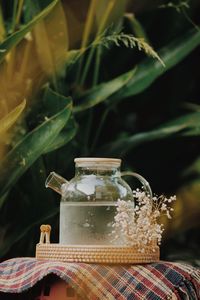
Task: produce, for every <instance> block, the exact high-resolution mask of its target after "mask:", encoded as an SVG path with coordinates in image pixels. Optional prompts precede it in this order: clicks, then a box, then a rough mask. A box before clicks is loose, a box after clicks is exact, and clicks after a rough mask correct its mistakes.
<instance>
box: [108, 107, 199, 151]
mask: <svg viewBox="0 0 200 300" xmlns="http://www.w3.org/2000/svg"><path fill="white" fill-rule="evenodd" d="M199 126H200V113H198V112H197V113H191V114H188V115H185V116H183V117H180V118H177V119H175V120H172V121H170V122H167V123H165V124H163V125H162V126H160V127H158V128H157V129H154V130H151V131H147V132H141V133H138V134H134V135H132V136H126V137H121V138H119V139H118V140H117V141H115V142H114V143H112V144H109V145H106V147H105V148H106V149H108V151H109V153H115V154H116V153H117V154H119V153H120V154H121V155H122V154H125V153H126V152H128V151H130V150H131V149H133V148H135V147H137V146H138V145H140V144H142V143H146V142H149V141H154V140H158V139H163V138H167V137H170V136H174V135H175V134H178V135H179V136H183V135H187V133H188V132H191V130H194V129H195V128H196V127H199ZM199 134H200V131H199Z"/></svg>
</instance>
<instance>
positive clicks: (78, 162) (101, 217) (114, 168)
mask: <svg viewBox="0 0 200 300" xmlns="http://www.w3.org/2000/svg"><path fill="white" fill-rule="evenodd" d="M74 162H75V177H74V178H72V179H71V180H70V181H67V180H66V179H64V178H62V177H61V176H60V175H58V174H56V173H55V172H51V173H50V174H49V176H48V178H47V180H46V184H45V185H46V187H50V188H52V189H53V190H54V191H56V192H58V193H60V194H61V203H60V237H59V242H60V243H61V244H65V245H112V244H113V241H112V237H111V235H112V229H113V228H112V224H113V221H114V217H115V215H116V209H117V200H118V199H120V200H125V201H129V200H130V201H131V205H133V206H134V195H133V191H132V189H131V188H130V186H129V185H128V184H127V183H126V182H125V181H124V180H123V179H122V176H125V175H131V176H134V177H136V178H137V179H138V180H139V181H140V182H141V184H142V186H143V188H144V189H145V190H146V192H147V193H148V194H149V195H150V196H152V192H151V188H150V186H149V183H148V182H147V181H146V180H145V179H144V177H142V176H141V175H139V174H137V173H133V172H120V166H121V159H115V158H76V159H75V160H74ZM117 243H118V244H119V243H120V241H118V242H117Z"/></svg>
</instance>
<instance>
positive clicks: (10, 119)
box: [0, 100, 26, 134]
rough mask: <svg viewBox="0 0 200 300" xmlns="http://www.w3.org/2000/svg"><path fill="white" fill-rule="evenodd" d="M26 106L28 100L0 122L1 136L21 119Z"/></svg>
mask: <svg viewBox="0 0 200 300" xmlns="http://www.w3.org/2000/svg"><path fill="white" fill-rule="evenodd" d="M25 106H26V100H24V101H22V103H20V104H19V105H18V106H17V107H15V108H14V109H13V110H12V111H11V112H9V114H7V115H6V116H5V117H4V118H2V119H1V120H0V134H2V133H3V132H6V131H7V130H8V129H9V128H10V127H11V126H12V125H13V124H14V123H15V122H16V121H17V119H18V118H19V116H20V115H21V113H22V112H23V110H24V108H25Z"/></svg>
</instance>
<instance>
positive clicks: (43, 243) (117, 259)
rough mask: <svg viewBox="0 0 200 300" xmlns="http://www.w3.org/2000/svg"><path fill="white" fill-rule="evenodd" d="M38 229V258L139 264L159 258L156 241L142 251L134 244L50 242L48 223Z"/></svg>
mask: <svg viewBox="0 0 200 300" xmlns="http://www.w3.org/2000/svg"><path fill="white" fill-rule="evenodd" d="M40 229H41V235H40V242H39V243H38V244H37V245H36V258H38V259H46V260H54V261H63V262H85V263H102V264H141V263H152V262H156V261H159V259H160V249H159V247H158V246H157V245H156V243H154V244H151V245H147V246H146V247H145V248H144V249H143V251H142V252H140V251H139V249H138V247H136V246H135V247H124V246H110V245H109V246H107V245H62V244H51V243H50V231H51V227H50V225H42V226H41V227H40Z"/></svg>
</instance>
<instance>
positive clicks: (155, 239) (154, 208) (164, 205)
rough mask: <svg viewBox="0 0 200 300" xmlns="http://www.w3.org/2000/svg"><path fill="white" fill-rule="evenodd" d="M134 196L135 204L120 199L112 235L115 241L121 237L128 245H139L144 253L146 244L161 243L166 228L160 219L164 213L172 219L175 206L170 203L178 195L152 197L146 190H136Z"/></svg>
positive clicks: (139, 248)
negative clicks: (172, 206) (159, 221)
mask: <svg viewBox="0 0 200 300" xmlns="http://www.w3.org/2000/svg"><path fill="white" fill-rule="evenodd" d="M134 198H135V200H136V205H135V206H134V203H133V202H131V201H124V200H120V199H119V200H118V202H117V213H116V215H115V217H114V223H113V225H112V227H113V231H112V235H113V236H114V241H116V240H119V239H120V240H121V242H123V243H124V244H125V245H127V246H137V247H138V250H139V251H140V252H142V253H143V252H145V246H147V245H155V244H158V245H160V244H161V240H162V233H163V231H164V228H163V224H160V223H158V219H159V218H160V217H161V216H162V215H166V216H167V218H169V219H171V212H172V211H173V208H171V207H170V204H171V203H172V202H173V201H175V200H176V196H172V197H170V198H166V197H165V196H159V197H157V196H154V197H153V198H150V197H148V196H147V195H146V193H145V192H142V191H139V190H136V191H135V192H134ZM154 250H155V249H153V251H154Z"/></svg>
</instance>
